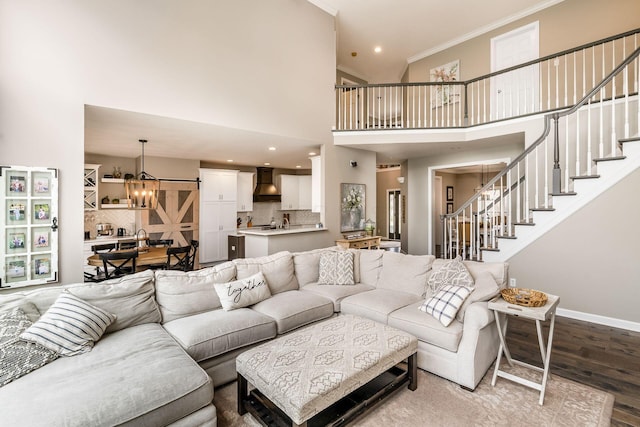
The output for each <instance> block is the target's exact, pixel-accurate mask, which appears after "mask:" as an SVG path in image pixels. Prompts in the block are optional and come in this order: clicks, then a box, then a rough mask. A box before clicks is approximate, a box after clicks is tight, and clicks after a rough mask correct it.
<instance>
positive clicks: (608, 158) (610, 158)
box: [593, 156, 627, 163]
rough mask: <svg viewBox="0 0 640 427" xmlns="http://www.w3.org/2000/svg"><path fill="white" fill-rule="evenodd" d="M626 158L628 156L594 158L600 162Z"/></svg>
mask: <svg viewBox="0 0 640 427" xmlns="http://www.w3.org/2000/svg"><path fill="white" fill-rule="evenodd" d="M626 158H627V156H612V157H600V158H598V159H593V161H594V162H596V163H598V162H609V161H612V160H624V159H626Z"/></svg>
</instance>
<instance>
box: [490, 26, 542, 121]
mask: <svg viewBox="0 0 640 427" xmlns="http://www.w3.org/2000/svg"><path fill="white" fill-rule="evenodd" d="M539 45H540V40H539V24H538V21H536V22H532V23H531V24H528V25H525V26H523V27H520V28H516V29H515V30H512V31H509V32H508V33H505V34H502V35H499V36H497V37H494V38H492V39H491V72H492V73H493V72H496V71H500V70H504V69H505V68H509V67H512V66H514V65H519V64H524V63H526V62H529V61H531V60H534V59H538V58H539ZM539 80H540V68H539V66H538V64H535V65H530V66H528V67H524V68H521V69H518V70H515V71H512V72H509V73H504V74H500V75H497V76H495V77H493V78H492V79H491V87H492V90H491V114H490V116H491V119H492V120H499V119H502V118H509V117H516V116H520V115H524V114H530V113H533V112H537V111H539V103H540V81H539Z"/></svg>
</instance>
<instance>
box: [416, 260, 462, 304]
mask: <svg viewBox="0 0 640 427" xmlns="http://www.w3.org/2000/svg"><path fill="white" fill-rule="evenodd" d="M444 285H458V286H467V287H470V286H473V276H471V273H469V270H468V269H467V267H466V266H465V265H464V263H463V262H462V258H461V257H457V258H456V259H453V260H451V261H449V262H447V263H446V264H445V265H443V266H442V268H440V269H439V270H437V271H434V272H432V273H431V275H430V276H429V279H428V280H427V295H426V296H433V295H435V294H436V292H438V290H440V288H441V287H443V286H444Z"/></svg>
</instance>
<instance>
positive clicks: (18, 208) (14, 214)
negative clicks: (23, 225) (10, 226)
mask: <svg viewBox="0 0 640 427" xmlns="http://www.w3.org/2000/svg"><path fill="white" fill-rule="evenodd" d="M25 212H26V210H25V206H24V203H22V202H20V201H11V202H9V221H11V222H19V221H24V220H25V218H26V216H25Z"/></svg>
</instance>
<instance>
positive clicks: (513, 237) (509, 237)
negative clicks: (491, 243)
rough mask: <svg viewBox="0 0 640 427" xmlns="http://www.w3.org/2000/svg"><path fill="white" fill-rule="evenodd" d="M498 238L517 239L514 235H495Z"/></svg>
mask: <svg viewBox="0 0 640 427" xmlns="http://www.w3.org/2000/svg"><path fill="white" fill-rule="evenodd" d="M496 237H497V238H498V239H510V240H515V239H517V237H516V236H496Z"/></svg>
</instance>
